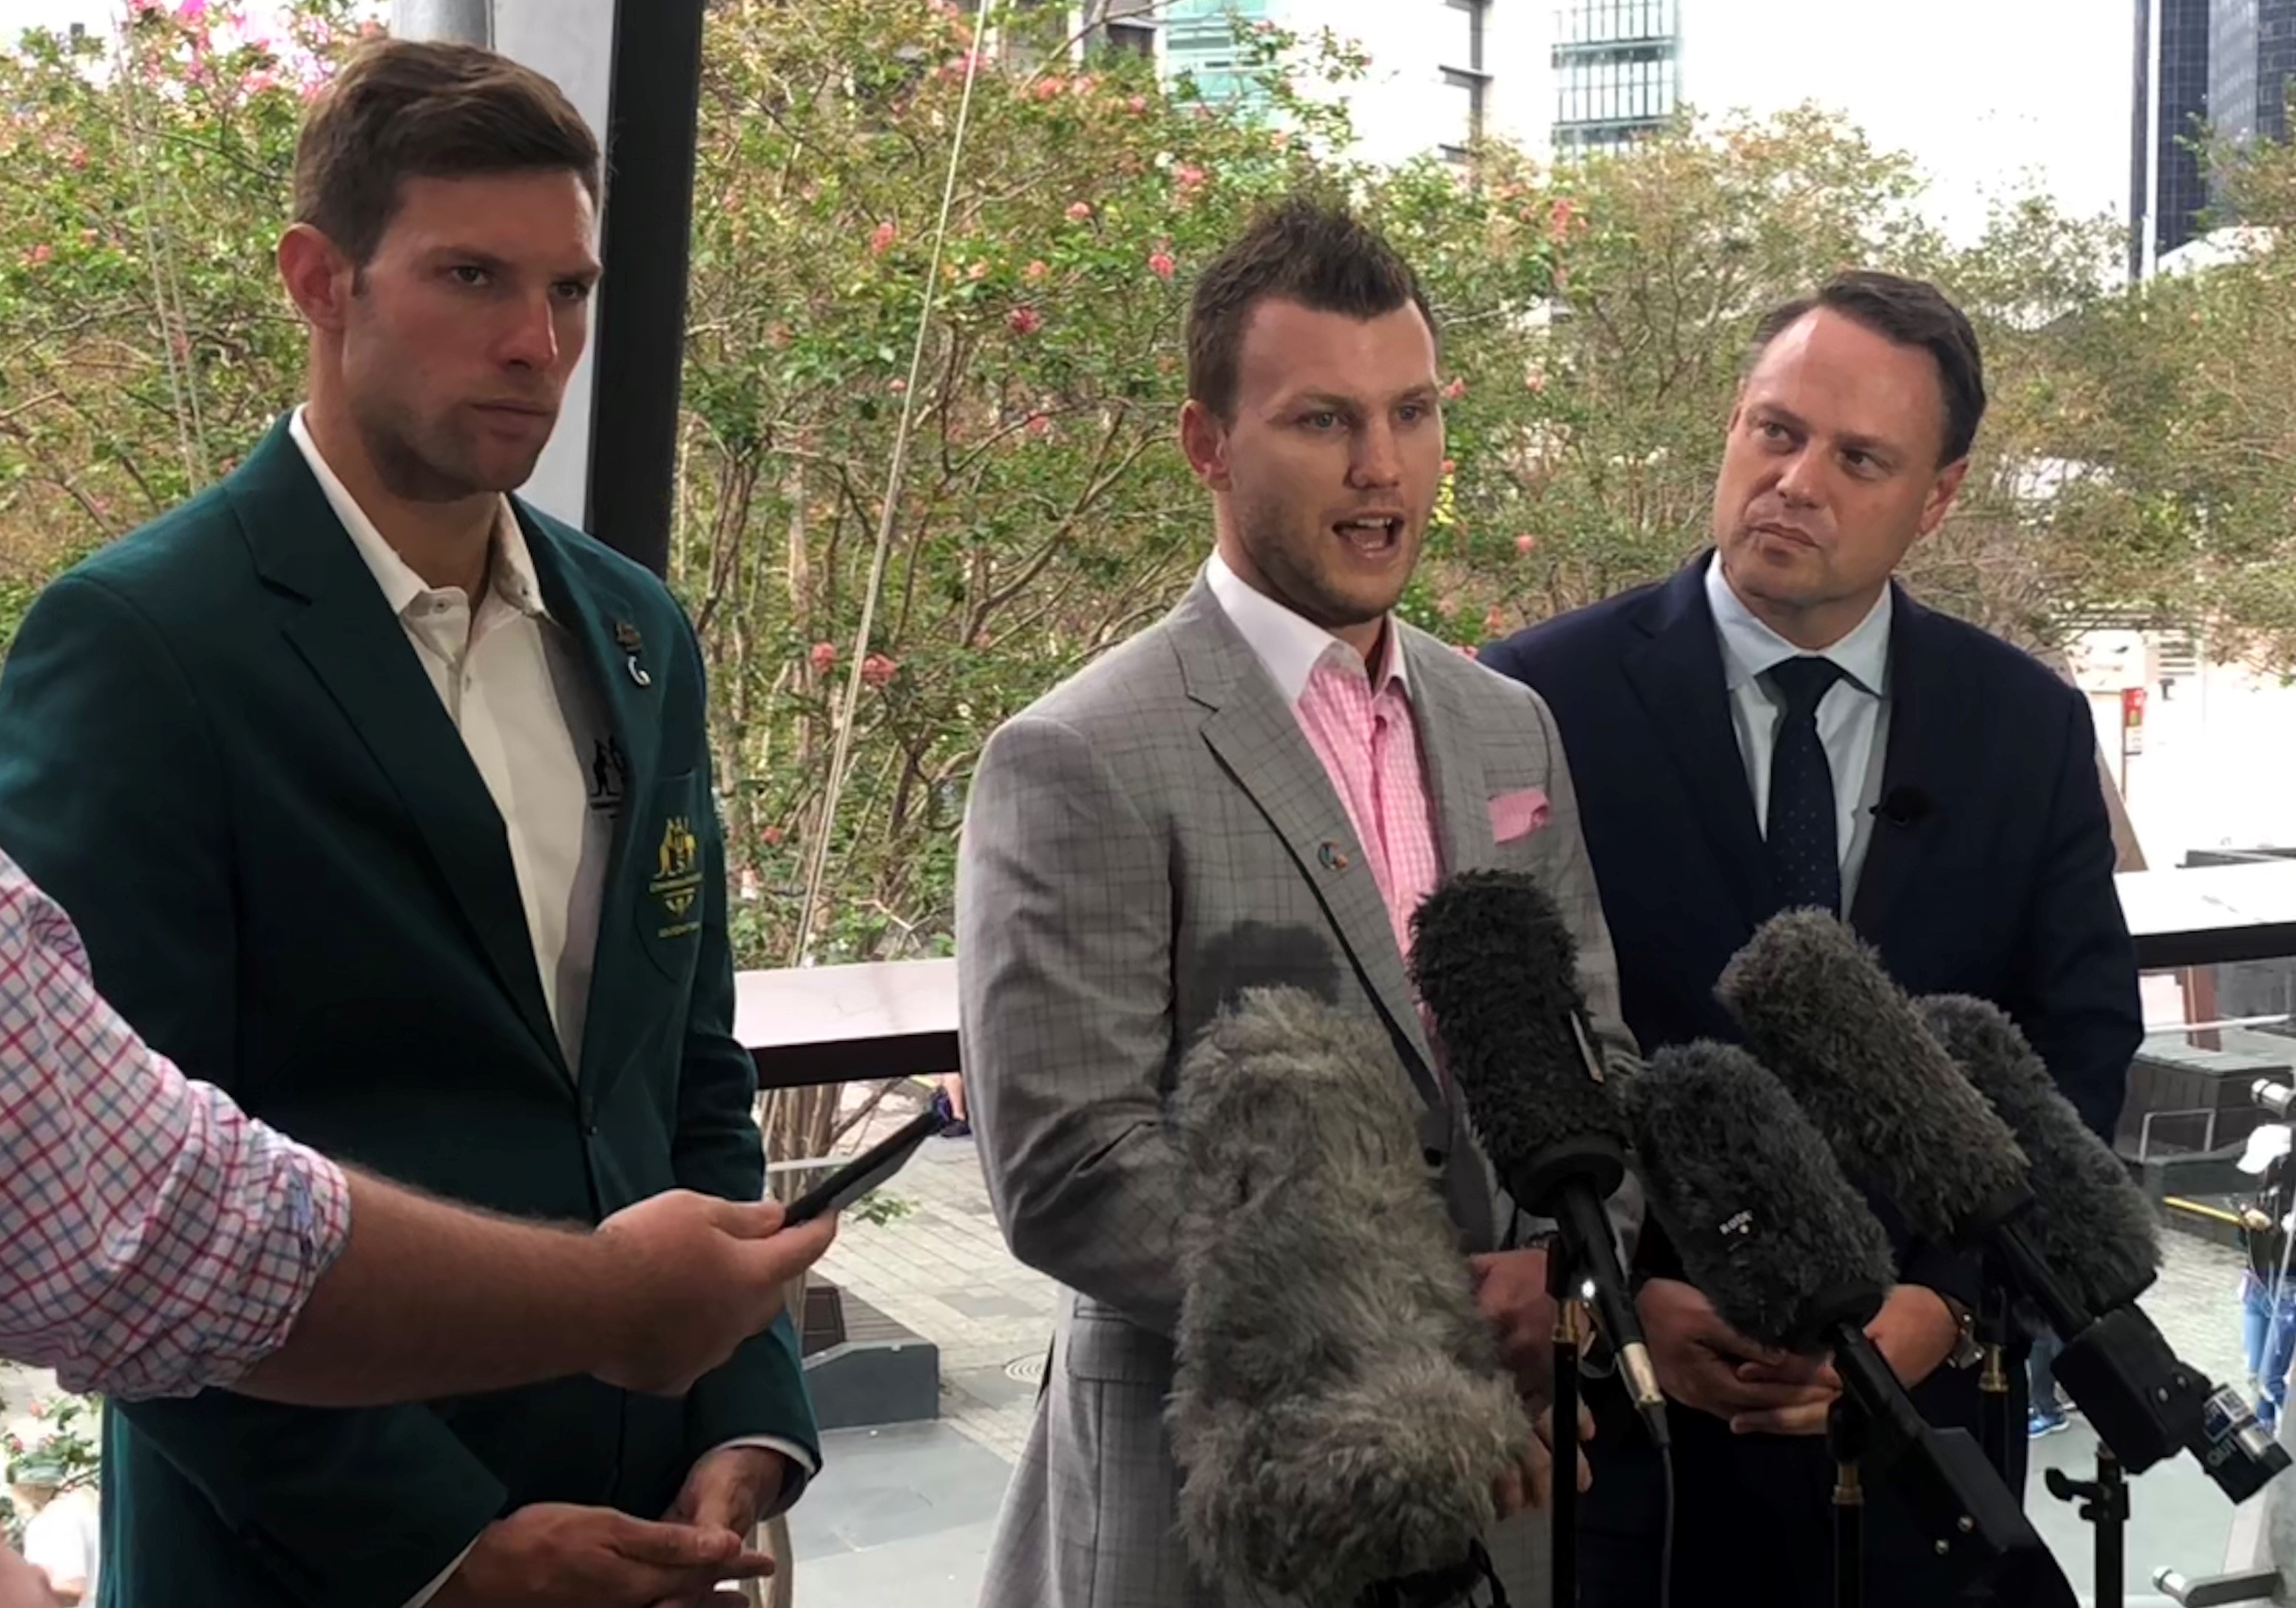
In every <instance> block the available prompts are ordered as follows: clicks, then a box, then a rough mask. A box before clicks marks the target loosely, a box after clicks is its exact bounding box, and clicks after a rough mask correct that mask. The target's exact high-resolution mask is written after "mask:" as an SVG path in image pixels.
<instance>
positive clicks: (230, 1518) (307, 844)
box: [0, 421, 819, 1608]
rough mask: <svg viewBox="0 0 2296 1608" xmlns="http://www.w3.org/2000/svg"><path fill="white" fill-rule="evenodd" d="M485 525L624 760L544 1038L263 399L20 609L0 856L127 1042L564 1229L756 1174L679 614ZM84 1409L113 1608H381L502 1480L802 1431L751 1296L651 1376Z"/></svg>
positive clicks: (382, 645) (484, 814)
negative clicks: (556, 634) (371, 1404)
mask: <svg viewBox="0 0 2296 1608" xmlns="http://www.w3.org/2000/svg"><path fill="white" fill-rule="evenodd" d="M517 513H518V518H519V521H520V522H521V526H522V527H523V529H524V530H525V533H526V539H527V542H528V544H529V546H530V547H531V549H532V553H533V558H534V565H535V568H536V570H537V572H538V574H539V577H540V579H541V583H542V588H543V594H544V598H545V602H546V603H547V604H548V607H549V610H550V612H551V615H552V617H553V619H556V620H558V621H560V622H561V623H562V624H563V625H564V626H565V627H566V628H568V629H569V630H570V632H571V633H572V634H573V636H575V637H576V638H578V640H579V642H580V644H582V647H583V649H584V650H585V651H586V654H587V657H588V660H589V664H590V670H591V675H592V679H593V684H594V686H595V687H596V689H597V691H598V693H599V695H600V702H601V705H602V707H603V710H604V711H605V712H606V714H607V717H608V718H609V719H610V721H611V726H612V729H613V731H614V733H615V734H616V736H617V737H618V738H619V742H620V743H621V747H622V751H623V752H624V754H625V755H626V756H627V763H628V769H627V785H626V789H625V792H624V799H623V807H622V814H621V819H620V823H619V835H618V836H617V837H616V839H615V841H614V848H613V853H612V856H611V861H610V864H609V866H608V870H607V874H606V884H605V892H604V898H603V912H604V914H603V916H602V918H601V925H600V931H599V933H598V941H597V956H596V970H595V974H594V980H593V982H592V986H591V994H590V1004H589V1012H588V1017H587V1022H586V1029H585V1038H584V1042H583V1046H582V1055H581V1064H580V1065H579V1066H578V1067H569V1066H568V1065H567V1064H566V1063H565V1059H564V1056H563V1054H562V1052H561V1050H560V1048H559V1044H558V1038H557V1035H556V1034H555V1032H554V1031H553V1029H552V1025H551V1021H550V1017H549V1014H548V1012H547V1011H546V1009H545V1005H544V1003H543V993H542V985H541V981H540V979H539V977H538V975H537V971H536V966H535V962H534V954H533V948H532V946H531V942H530V940H529V937H528V932H527V925H526V920H525V915H524V914H523V909H522V907H521V903H520V898H519V891H518V885H517V881H516V875H515V873H514V872H513V870H512V865H511V859H510V851H509V848H508V845H507V842H506V840H505V836H504V829H503V823H502V819H501V816H499V814H498V813H497V812H496V808H495V805H494V802H493V800H492V798H491V796H490V795H489V794H488V792H487V788H486V784H485V783H484V782H483V781H482V780H481V779H480V775H479V773H478V771H477V769H476V768H475V767H473V766H472V764H471V760H470V759H469V756H468V754H467V752H466V751H465V750H464V748H463V740H462V738H461V736H460V734H457V733H456V731H455V727H454V726H453V724H452V722H451V721H450V720H449V719H448V718H447V713H446V711H445V710H444V709H443V708H441V706H440V703H439V698H438V696H437V694H436V693H434V692H433V690H432V688H431V686H430V682H429V681H428V679H427V678H426V677H425V676H424V673H423V671H422V668H421V666H420V665H419V663H418V662H417V660H416V658H415V654H414V649H413V647H412V646H411V645H410V644H408V642H407V641H406V636H405V635H404V632H403V629H402V628H401V627H400V625H399V622H398V619H396V618H395V617H394V616H393V615H392V614H391V612H390V610H389V605H388V604H387V603H385V602H384V600H383V596H382V593H381V588H380V587H377V586H376V584H375V581H374V578H373V575H372V573H371V572H370V571H369V570H368V569H367V567H366V565H365V562H364V561H363V560H362V559H361V557H360V555H359V553H358V551H357V548H356V547H355V546H353V545H352V542H351V539H350V537H349V534H348V532H347V531H345V530H344V529H343V528H342V525H341V523H340V521H338V520H337V519H336V518H335V515H334V513H333V512H332V509H331V508H330V507H329V505H328V504H327V501H326V498H325V496H324V493H322V492H321V490H320V489H319V486H318V483H317V481H316V480H314V479H313V478H312V475H311V473H310V471H309V468H308V466H307V464H305V462H304V460H303V457H302V455H301V454H300V452H299V450H298V449H297V447H296V446H295V444H294V442H293V440H292V439H291V438H290V437H289V435H288V433H287V431H286V428H285V422H284V421H281V422H280V423H279V424H278V425H277V426H276V427H275V428H274V429H273V430H272V431H271V432H270V434H269V435H268V436H267V437H266V439H265V440H264V441H263V443H262V445H261V446H260V447H258V448H257V449H256V450H255V451H254V453H253V454H252V455H250V456H249V458H248V459H247V461H246V463H245V464H243V465H242V467H241V468H240V469H239V470H238V471H237V472H235V473H234V474H233V475H232V476H231V477H230V478H229V479H228V480H225V481H224V482H223V483H222V484H221V485H219V486H217V487H215V488H211V489H209V491H207V492H206V493H204V494H202V495H201V496H199V497H197V498H195V499H194V500H193V501H192V502H191V503H189V504H187V505H184V507H182V508H180V509H177V510H176V511H175V512H174V513H169V514H168V515H167V516H166V517H164V518H162V519H160V520H159V521H156V522H154V523H153V524H152V525H150V526H148V527H146V528H145V529H143V530H140V531H138V532H136V533H135V534H134V535H132V536H129V537H125V538H124V539H122V540H120V541H119V542H117V543H115V544H113V545H112V546H109V547H107V548H105V549H104V550H103V551H102V552H101V553H99V554H96V555H95V556H94V557H93V558H91V559H89V560H88V561H87V562H85V563H83V564H81V565H79V566H78V568H77V569H75V570H72V571H71V572H70V573H69V574H67V575H65V576H63V577H62V578H60V579H59V580H57V581H56V582H55V583H54V584H53V586H51V587H48V589H47V590H46V591H45V593H44V594H43V595H41V597H40V599H39V600H38V602H37V603H36V604H35V605H34V607H33V609H32V611H31V612H30V614H29V616H28V617H27V618H26V619H25V621H24V624H23V627H22V629H21V634H20V635H19V636H17V638H16V640H15V643H14V644H13V645H12V648H11V649H10V652H9V654H8V659H7V662H6V666H5V669H4V674H0V847H4V848H5V849H6V850H7V852H8V853H10V854H11V855H12V856H14V857H15V858H16V859H17V860H18V861H19V862H20V863H21V864H22V866H24V868H25V870H26V871H27V872H28V873H29V874H30V875H31V876H32V877H33V878H34V880H36V881H37V882H39V883H40V884H41V885H42V886H43V887H45V889H46V890H48V891H49V892H50V893H52V894H53V895H54V896H55V898H57V899H58V900H60V901H61V903H62V905H63V907H65V908H66V909H67V910H69V911H70V913H71V915H72V917H73V919H74V920H75V921H76V922H77V923H78V925H79V927H80V930H81V931H82V933H83V934H84V936H85V939H86V944H87V948H88V952H89V955H90V956H91V958H92V960H93V963H94V972H95V980H96V983H97V986H98V987H99V988H100V989H101V990H102V992H103V994H104V995H105V996H106V997H108V998H109V999H110V1000H111V1002H112V1004H113V1005H116V1006H118V1007H119V1010H120V1011H121V1012H122V1013H124V1014H125V1015H126V1016H127V1019H128V1020H129V1021H132V1022H134V1023H135V1025H136V1027H137V1028H139V1029H140V1030H142V1031H143V1034H144V1035H145V1037H146V1038H149V1039H150V1041H151V1042H152V1045H153V1046H156V1047H157V1048H159V1049H160V1051H162V1052H164V1053H165V1054H168V1056H170V1057H171V1058H173V1059H174V1060H175V1061H176V1062H177V1063H178V1064H179V1065H181V1066H182V1067H184V1070H185V1071H188V1072H190V1073H192V1074H193V1076H195V1077H200V1078H204V1079H209V1080H210V1081H212V1082H215V1083H217V1084H219V1085H220V1086H222V1087H224V1088H225V1089H227V1090H229V1091H230V1092H231V1093H232V1094H233V1095H235V1096H236V1097H237V1098H238V1099H239V1100H240V1101H241V1102H242V1103H243V1104H244V1105H245V1106H246V1107H247V1108H248V1109H249V1110H250V1112H254V1113H255V1114H256V1115H257V1116H259V1117H261V1118H262V1119H264V1120H266V1121H267V1122H269V1123H271V1124H273V1125H274V1126H275V1127H277V1128H281V1129H283V1130H284V1131H285V1132H287V1133H289V1134H291V1135H292V1136H294V1137H296V1138H298V1139H300V1140H302V1141H304V1142H306V1143H307V1144H312V1145H315V1146H316V1147H317V1148H318V1149H320V1150H322V1151H324V1152H325V1153H328V1154H330V1155H333V1156H337V1157H340V1158H342V1159H344V1160H347V1161H354V1162H357V1163H358V1164H359V1165H361V1166H363V1167H365V1168H367V1169H372V1170H373V1171H375V1172H378V1173H381V1174H383V1175H386V1176H388V1177H394V1178H399V1179H403V1180H406V1181H407V1182H410V1183H413V1184H415V1185H421V1186H422V1187H424V1188H426V1189H429V1190H430V1191H432V1192H435V1193H438V1194H443V1195H447V1196H451V1197H453V1198H455V1199H457V1200H462V1201H469V1202H478V1203H480V1204H482V1205H485V1206H488V1207H492V1208H495V1209H496V1210H502V1211H505V1212H511V1213H516V1214H520V1215H523V1216H532V1217H537V1218H555V1219H561V1220H578V1221H581V1222H586V1223H589V1222H596V1221H597V1220H599V1219H600V1218H603V1216H605V1215H606V1214H608V1213H610V1212H612V1211H614V1210H618V1209H619V1208H620V1207H622V1206H626V1205H627V1204H629V1203H630V1202H634V1201H637V1200H640V1199H643V1198H644V1197H645V1196H647V1195H651V1194H656V1193H658V1192H660V1191H661V1190H664V1189H668V1188H671V1187H673V1186H682V1187H685V1188H688V1189H695V1190H701V1191H705V1192H707V1193H709V1194H717V1195H721V1196H726V1197H733V1198H740V1199H755V1198H757V1196H758V1193H759V1191H760V1189H761V1188H762V1186H763V1176H764V1168H763V1154H762V1150H761V1147H760V1144H759V1140H758V1129H757V1127H756V1125H755V1123H754V1121H753V1120H752V1119H751V1115H750V1101H751V1098H752V1095H753V1093H754V1090H755V1086H756V1074H755V1070H754V1067H753V1065H752V1063H751V1062H750V1058H749V1056H748V1054H745V1053H744V1051H743V1050H742V1046H740V1044H738V1043H737V1042H736V1041H735V1040H734V1037H733V1021H734V970H733V964H732V961H731V958H730V954H729V951H728V948H727V945H726V876H725V849H724V844H723V842H722V841H721V839H720V838H719V835H718V827H717V812H716V809H715V808H714V805H713V802H712V793H711V786H710V775H709V753H708V749H707V728H706V725H705V721H704V718H703V688H702V669H701V655H700V652H699V650H698V648H697V645H696V644H695V641H694V636H693V629H692V628H691V626H690V625H689V624H688V622H687V620H686V619H685V616H684V614H683V613H682V612H681V611H679V609H678V607H677V605H676V603H675V602H674V601H673V600H672V599H671V597H670V595H669V594H668V592H667V591H666V590H664V589H663V587H662V586H661V584H660V582H659V581H657V580H656V579H655V578H653V577H652V575H650V574H648V573H647V572H646V571H644V570H642V569H640V568H638V567H637V566H635V565H634V564H631V563H629V562H626V561H624V560H623V559H621V558H620V557H619V556H618V555H616V554H613V553H612V552H611V551H609V550H608V549H607V548H605V547H604V546H601V545H600V544H598V543H597V542H594V541H593V540H591V539H590V538H589V537H586V536H584V535H582V534H581V533H579V532H578V531H576V530H573V529H570V528H569V527H567V526H565V525H562V524H560V523H558V522H557V521H553V520H550V519H548V518H545V516H543V515H542V514H539V513H536V512H535V511H534V510H533V509H531V508H529V507H526V506H524V505H519V506H518V509H517ZM633 628H634V629H635V632H636V633H637V640H638V642H639V644H640V647H639V660H640V663H641V665H642V667H643V668H644V670H645V671H646V672H647V674H648V676H649V677H650V683H649V684H648V685H640V684H639V683H638V681H637V679H636V678H635V677H634V676H633V675H632V674H631V673H630V671H629V669H628V665H627V659H628V654H627V652H626V651H625V650H624V648H623V647H622V646H621V645H619V639H620V638H624V637H627V635H628V633H629V631H630V630H631V629H633ZM697 886H698V890H699V897H698V899H697V898H695V897H694V895H693V890H695V889H696V888H697ZM661 1319H662V1321H663V1322H664V1323H676V1322H677V1321H678V1314H676V1312H664V1313H663V1314H662V1315H661ZM107 1417H108V1420H109V1426H110V1427H109V1431H108V1433H107V1436H106V1444H105V1448H104V1449H105V1468H104V1482H103V1509H104V1522H103V1530H104V1552H105V1567H104V1571H103V1583H102V1600H103V1602H104V1604H133V1605H134V1608H177V1605H180V1608H224V1605H225V1604H228V1605H229V1608H273V1605H278V1608H285V1605H286V1604H325V1605H326V1608H398V1605H399V1604H404V1603H406V1601H407V1600H408V1599H409V1598H410V1597H412V1596H414V1595H415V1594H416V1593H417V1592H419V1591H421V1590H422V1587H424V1586H426V1585H427V1584H429V1582H430V1580H431V1579H433V1578H434V1577H436V1576H437V1575H438V1574H439V1573H440V1571H443V1570H444V1569H445V1568H446V1567H447V1564H448V1563H451V1562H453V1561H454V1559H455V1557H456V1556H457V1555H459V1554H460V1553H461V1552H462V1550H463V1547H464V1546H467V1545H468V1544H469V1542H470V1541H471V1538H473V1537H474V1536H475V1535H476V1534H477V1533H478V1531H479V1530H480V1529H481V1528H482V1527H483V1526H485V1525H486V1524H487V1523H488V1522H489V1521H491V1520H493V1519H495V1518H496V1517H497V1516H499V1515H501V1514H504V1513H507V1512H509V1511H510V1510H512V1509H513V1508H515V1507H519V1506H521V1505H525V1504H528V1503H533V1502H545V1501H553V1502H578V1503H590V1504H600V1505H613V1506H616V1507H619V1508H622V1509H624V1510H626V1511H627V1512H630V1513H634V1514H639V1515H641V1516H644V1517H648V1518H652V1517H658V1516H659V1515H660V1514H661V1512H662V1511H663V1510H664V1509H665V1508H666V1507H668V1505H669V1504H670V1502H671V1501H672V1500H673V1499H674V1498H675V1497H676V1493H677V1490H678V1488H679V1486H680V1485H681V1484H682V1482H683V1481H684V1479H685V1473H686V1471H687V1470H688V1469H689V1468H690V1467H691V1466H692V1464H693V1461H694V1460H695V1459H696V1458H697V1457H699V1456H701V1454H702V1453H704V1452H706V1451H708V1450H709V1449H710V1448H713V1447H716V1446H717V1445H719V1444H721V1443H723V1442H725V1441H726V1440H733V1439H734V1438H737V1437H740V1436H744V1435H754V1434H767V1435H774V1436H778V1437H783V1438H786V1439H788V1440H794V1441H796V1442H797V1443H799V1444H800V1445H803V1446H806V1447H808V1448H815V1449H816V1453H817V1450H818V1446H819V1438H818V1436H817V1434H816V1430H815V1427H814V1423H813V1416H812V1412H811V1408H810V1406H809V1404H808V1399H807V1396H806V1391H805V1385H804V1381H803V1377H802V1374H801V1372H800V1369H799V1360H798V1355H797V1348H796V1343H795V1340H794V1338H793V1335H792V1333H791V1328H790V1325H789V1322H788V1320H787V1319H786V1318H784V1319H783V1321H782V1322H781V1324H780V1325H777V1326H776V1328H775V1330H774V1331H773V1332H772V1333H768V1334H766V1335H763V1336H760V1337H759V1338H758V1339H757V1340H755V1341H750V1343H749V1345H748V1346H746V1347H745V1348H744V1349H743V1350H742V1351H741V1352H740V1353H738V1354H737V1355H736V1357H735V1358H734V1360H733V1361H732V1362H730V1363H729V1364H728V1365H727V1366H725V1367H723V1368H721V1369H719V1370H718V1371H717V1373H715V1374H711V1375H709V1377H708V1378H706V1379H704V1380H703V1381H701V1383H700V1384H698V1385H697V1386H696V1387H695V1388H694V1390H693V1392H692V1393H691V1394H690V1395H689V1396H687V1397H686V1398H685V1399H684V1400H683V1401H674V1400H660V1399H653V1398H649V1397H643V1396H632V1395H628V1394H626V1393H624V1392H622V1391H616V1390H611V1389H610V1388H608V1387H607V1386H605V1385H603V1384H601V1383H599V1382H596V1381H594V1380H588V1379H569V1380H563V1381H560V1382H555V1383H552V1384H545V1385H541V1386H537V1387H536V1388H533V1389H530V1390H523V1391H508V1392H504V1393H502V1394H499V1395H490V1396H481V1397H470V1398H463V1399H454V1400H442V1401H434V1402H431V1403H429V1404H428V1405H423V1406H412V1407H391V1408H385V1409H381V1410H377V1411H357V1412H332V1411H315V1410H310V1409H305V1408H297V1407H277V1406H272V1405H268V1404H266V1403H261V1402H256V1401H251V1400H248V1399H242V1398H240V1397H235V1396H232V1395H228V1394H225V1393H221V1392H214V1391H211V1392H209V1393H208V1394H206V1395H203V1396H201V1397H198V1398H195V1399H190V1400H180V1401H166V1402H147V1403H143V1404H139V1405H123V1406H121V1407H119V1410H117V1411H116V1412H114V1413H111V1414H110V1415H107Z"/></svg>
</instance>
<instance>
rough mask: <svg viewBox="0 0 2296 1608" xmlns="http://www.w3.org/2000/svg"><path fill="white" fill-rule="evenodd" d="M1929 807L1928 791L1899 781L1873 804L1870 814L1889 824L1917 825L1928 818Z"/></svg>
mask: <svg viewBox="0 0 2296 1608" xmlns="http://www.w3.org/2000/svg"><path fill="white" fill-rule="evenodd" d="M1931 808H1932V807H1931V803H1930V796H1929V794H1928V793H1926V792H1923V791H1922V790H1921V789H1920V788H1918V787H1913V786H1909V785H1907V784H1905V783H1900V784H1898V786H1896V787H1893V788H1891V789H1890V791H1889V792H1888V793H1887V794H1886V795H1884V796H1883V798H1882V801H1881V802H1880V803H1879V804H1876V805H1875V806H1874V808H1873V810H1872V811H1871V814H1872V815H1873V816H1874V819H1875V820H1877V821H1882V822H1886V823H1887V824H1888V825H1891V826H1918V825H1921V824H1922V823H1923V821H1926V820H1928V819H1929V818H1930V815H1931Z"/></svg>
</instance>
